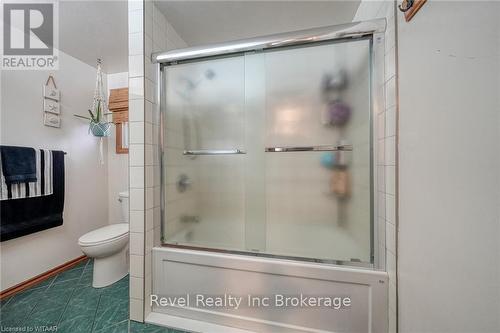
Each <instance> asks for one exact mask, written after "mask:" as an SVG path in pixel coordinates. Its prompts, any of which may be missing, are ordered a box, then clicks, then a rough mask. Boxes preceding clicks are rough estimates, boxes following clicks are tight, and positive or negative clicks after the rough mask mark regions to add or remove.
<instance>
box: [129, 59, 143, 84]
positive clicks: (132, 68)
mask: <svg viewBox="0 0 500 333" xmlns="http://www.w3.org/2000/svg"><path fill="white" fill-rule="evenodd" d="M128 76H129V78H130V77H137V76H144V56H143V55H142V54H137V55H131V56H129V57H128Z"/></svg>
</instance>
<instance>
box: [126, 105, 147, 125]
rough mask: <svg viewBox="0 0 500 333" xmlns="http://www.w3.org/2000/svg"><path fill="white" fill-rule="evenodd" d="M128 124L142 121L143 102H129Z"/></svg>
mask: <svg viewBox="0 0 500 333" xmlns="http://www.w3.org/2000/svg"><path fill="white" fill-rule="evenodd" d="M128 118H129V122H134V121H140V122H143V121H144V102H143V101H142V100H140V99H137V100H131V101H129V104H128Z"/></svg>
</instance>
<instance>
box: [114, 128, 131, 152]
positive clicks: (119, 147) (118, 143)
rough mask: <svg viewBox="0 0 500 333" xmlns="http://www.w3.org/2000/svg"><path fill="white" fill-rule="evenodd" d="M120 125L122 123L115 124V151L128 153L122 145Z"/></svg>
mask: <svg viewBox="0 0 500 333" xmlns="http://www.w3.org/2000/svg"><path fill="white" fill-rule="evenodd" d="M122 126H123V123H120V124H116V126H115V128H116V140H115V141H116V149H115V150H116V153H117V154H128V148H124V147H123V143H122Z"/></svg>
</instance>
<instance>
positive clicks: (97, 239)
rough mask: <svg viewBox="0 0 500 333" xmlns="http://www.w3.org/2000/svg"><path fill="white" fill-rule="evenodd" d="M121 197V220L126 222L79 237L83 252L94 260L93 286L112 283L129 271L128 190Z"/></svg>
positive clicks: (99, 286)
mask: <svg viewBox="0 0 500 333" xmlns="http://www.w3.org/2000/svg"><path fill="white" fill-rule="evenodd" d="M118 200H119V201H120V203H121V207H122V219H123V221H125V222H126V223H116V224H110V225H107V226H105V227H102V228H99V229H96V230H93V231H90V232H88V233H86V234H85V235H83V236H82V237H80V238H79V239H78V244H79V245H80V247H81V249H82V252H83V253H85V254H86V255H87V257H90V258H93V259H94V275H93V278H92V286H93V287H94V288H102V287H106V286H109V285H110V284H113V283H115V282H116V281H118V280H120V279H122V278H123V277H124V276H125V275H127V273H128V264H127V255H126V253H127V245H128V239H129V224H128V192H120V193H119V199H118Z"/></svg>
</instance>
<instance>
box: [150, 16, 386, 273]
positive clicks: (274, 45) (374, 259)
mask: <svg viewBox="0 0 500 333" xmlns="http://www.w3.org/2000/svg"><path fill="white" fill-rule="evenodd" d="M385 29H386V20H385V19H376V20H370V21H364V22H353V23H347V24H341V25H334V26H328V27H321V28H314V29H307V30H300V31H294V32H288V33H281V34H274V35H269V36H263V37H256V38H250V39H244V40H236V41H230V42H225V43H219V44H213V45H207V46H196V47H188V48H183V49H176V50H171V51H167V52H158V53H153V54H152V56H151V60H152V62H153V63H155V64H156V74H157V75H158V78H159V82H160V84H158V90H157V95H156V96H157V105H159V110H160V131H159V135H158V138H157V139H158V141H159V145H158V147H159V148H158V149H159V151H158V153H159V156H160V159H159V160H160V182H161V185H162V186H160V199H161V200H160V205H161V207H160V208H161V230H162V237H161V238H162V244H163V234H164V233H163V232H164V223H165V221H164V218H165V205H166V203H165V189H164V186H163V183H164V165H163V157H164V147H163V144H164V143H163V135H162V133H163V130H164V122H165V114H166V96H165V95H166V94H165V91H166V90H165V87H166V84H167V82H166V77H165V75H164V71H163V70H162V69H163V68H164V67H165V66H168V65H175V64H178V63H181V62H182V63H183V62H192V61H199V60H202V59H210V58H218V57H224V56H230V55H236V54H241V53H245V52H249V51H263V50H269V49H279V48H285V47H291V46H296V47H300V46H307V45H311V44H319V43H321V42H329V41H330V42H334V41H341V40H342V41H344V42H348V41H349V40H351V39H352V40H353V41H355V40H358V39H361V38H364V39H366V38H369V39H370V48H371V52H370V67H371V69H370V75H371V77H370V107H369V122H370V131H371V133H370V137H371V148H370V163H371V167H370V178H371V194H372V195H371V203H370V206H371V214H370V229H371V230H370V235H371V244H370V246H371V262H369V263H368V262H352V261H343V260H319V259H314V258H302V257H299V258H298V257H289V256H282V255H272V254H265V253H255V252H246V251H232V250H221V249H208V248H203V247H197V246H183V245H170V244H163V246H168V247H179V248H186V249H193V250H200V251H214V252H224V253H233V254H245V255H252V256H262V257H270V258H279V259H290V260H299V261H313V262H319V263H325V264H334V265H345V266H355V267H365V268H369V269H375V270H385V268H386V260H385V221H384V220H380V219H379V218H378V216H379V211H378V210H379V209H378V206H379V205H378V202H379V199H380V197H381V196H382V195H383V194H384V192H385V183H384V184H378V179H379V177H378V174H379V171H384V167H383V166H382V165H380V166H379V165H378V163H377V160H378V159H377V156H378V140H379V139H380V138H381V137H383V133H382V135H379V133H378V131H379V130H380V129H379V128H377V126H376V125H377V122H376V119H377V116H378V114H379V113H381V112H383V111H384V110H385V88H384V83H385V82H384V72H385V57H384V56H385V53H384V52H385V39H384V37H385V36H384V35H385Z"/></svg>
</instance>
